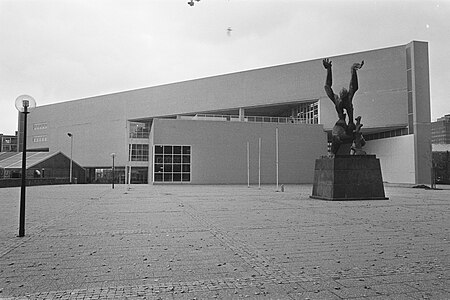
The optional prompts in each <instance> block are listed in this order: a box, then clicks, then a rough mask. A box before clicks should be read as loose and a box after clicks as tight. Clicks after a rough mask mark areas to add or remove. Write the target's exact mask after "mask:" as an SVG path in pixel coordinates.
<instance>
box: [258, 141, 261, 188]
mask: <svg viewBox="0 0 450 300" xmlns="http://www.w3.org/2000/svg"><path fill="white" fill-rule="evenodd" d="M258 188H259V189H261V138H259V140H258Z"/></svg>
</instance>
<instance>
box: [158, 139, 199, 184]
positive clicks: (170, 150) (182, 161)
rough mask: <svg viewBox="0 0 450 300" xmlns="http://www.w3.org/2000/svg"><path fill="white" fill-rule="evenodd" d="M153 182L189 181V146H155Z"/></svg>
mask: <svg viewBox="0 0 450 300" xmlns="http://www.w3.org/2000/svg"><path fill="white" fill-rule="evenodd" d="M153 172H154V181H155V182H190V181H191V146H174V145H155V151H154V166H153Z"/></svg>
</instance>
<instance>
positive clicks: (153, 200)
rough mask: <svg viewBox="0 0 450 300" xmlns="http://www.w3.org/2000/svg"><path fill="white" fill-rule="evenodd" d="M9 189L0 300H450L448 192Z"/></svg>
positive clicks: (3, 200) (0, 246)
mask: <svg viewBox="0 0 450 300" xmlns="http://www.w3.org/2000/svg"><path fill="white" fill-rule="evenodd" d="M311 189H312V186H311V185H298V186H286V190H285V192H275V187H274V186H263V187H262V188H261V189H260V190H259V189H258V188H256V187H251V188H247V187H246V186H180V185H176V186H170V185H169V186H149V185H138V186H132V188H131V190H129V191H127V190H126V188H125V186H123V185H116V189H114V190H113V189H111V186H109V185H73V186H41V187H29V188H27V206H26V220H27V223H26V236H25V237H23V238H18V237H16V235H17V233H18V215H19V212H18V211H19V208H18V205H19V199H20V188H5V189H0V299H214V298H218V299H450V243H449V240H450V189H449V188H447V189H443V190H424V189H415V188H411V187H406V186H403V187H400V186H386V195H387V196H388V197H389V198H390V200H387V201H349V202H328V201H320V200H313V199H310V198H309V195H310V193H311Z"/></svg>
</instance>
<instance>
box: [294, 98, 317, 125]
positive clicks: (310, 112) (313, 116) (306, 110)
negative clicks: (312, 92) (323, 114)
mask: <svg viewBox="0 0 450 300" xmlns="http://www.w3.org/2000/svg"><path fill="white" fill-rule="evenodd" d="M297 112H298V113H297V117H298V118H299V119H301V120H305V123H307V124H318V123H319V102H318V101H315V102H308V103H301V104H300V105H299V106H298V107H297Z"/></svg>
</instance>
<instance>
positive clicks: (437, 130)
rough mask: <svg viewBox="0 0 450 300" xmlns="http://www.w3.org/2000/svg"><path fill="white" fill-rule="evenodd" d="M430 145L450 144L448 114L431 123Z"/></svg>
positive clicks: (449, 117) (449, 116) (449, 120)
mask: <svg viewBox="0 0 450 300" xmlns="http://www.w3.org/2000/svg"><path fill="white" fill-rule="evenodd" d="M431 143H433V144H450V114H447V115H445V116H443V117H441V118H438V119H437V120H436V122H432V123H431Z"/></svg>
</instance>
